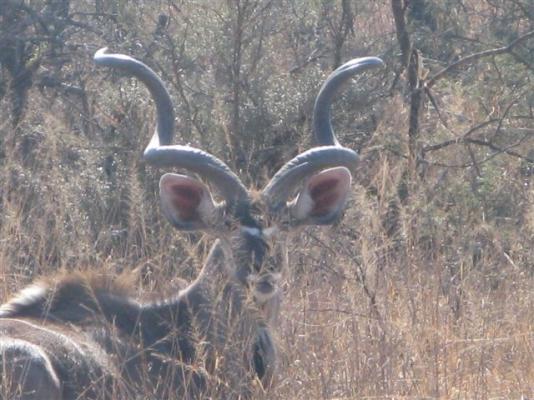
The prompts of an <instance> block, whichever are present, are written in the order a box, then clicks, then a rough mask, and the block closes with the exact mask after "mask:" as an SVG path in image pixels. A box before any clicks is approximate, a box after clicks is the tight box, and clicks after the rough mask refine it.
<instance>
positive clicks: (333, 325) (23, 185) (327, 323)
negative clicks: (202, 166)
mask: <svg viewBox="0 0 534 400" xmlns="http://www.w3.org/2000/svg"><path fill="white" fill-rule="evenodd" d="M104 3H105V4H104ZM530 3H531V2H529V1H525V0H492V1H486V0H461V1H456V0H455V1H452V0H444V1H434V0H417V1H415V0H412V1H409V2H408V1H396V0H391V1H386V0H383V1H373V2H368V1H350V0H349V1H344V0H343V1H342V0H340V1H337V0H336V1H331V0H324V1H315V2H301V1H293V0H282V1H269V0H232V1H226V2H218V1H215V2H214V1H199V2H187V1H154V2H150V3H149V2H138V3H135V4H131V3H127V2H121V1H118V2H110V3H107V2H101V1H95V2H87V1H86V2H82V1H70V2H69V1H63V2H52V1H42V2H32V3H31V6H24V5H22V4H20V2H16V1H12V0H7V1H6V2H5V3H4V5H3V6H2V7H0V65H1V70H0V115H1V119H0V121H1V122H0V140H1V147H0V206H1V213H0V214H1V215H0V232H1V235H0V238H1V242H0V260H1V262H0V276H1V277H2V281H1V283H0V300H1V301H5V300H7V299H8V298H9V297H10V295H11V294H12V293H14V292H15V291H16V290H18V289H20V288H22V287H24V286H26V285H27V284H29V283H30V282H31V281H32V280H34V279H35V278H36V277H39V276H51V275H53V274H55V273H57V272H58V271H62V270H79V269H86V268H90V269H91V270H98V271H103V272H105V273H106V274H111V275H116V274H119V273H128V274H129V273H131V272H133V271H135V272H136V273H137V275H136V277H135V280H136V288H137V289H136V290H137V294H138V295H139V296H141V297H142V296H143V294H145V293H152V292H154V291H156V292H161V293H164V292H166V291H168V290H169V288H172V287H175V286H176V285H174V284H173V281H174V280H178V279H179V278H183V279H186V280H188V281H190V280H191V279H192V277H194V276H196V274H197V272H196V271H198V269H199V266H200V263H201V261H202V260H203V258H204V257H205V254H206V253H207V250H206V246H207V242H205V241H204V240H202V237H201V236H200V235H198V234H193V235H190V236H184V235H175V234H174V233H173V231H172V228H171V227H169V226H168V224H166V223H165V222H164V221H163V219H162V218H161V217H160V216H159V209H158V208H159V206H158V201H157V196H156V182H157V180H158V178H159V175H160V173H159V172H156V171H154V170H152V169H151V168H147V166H146V165H145V164H144V163H143V162H141V161H140V154H141V152H142V149H143V148H144V146H145V144H146V140H147V138H148V137H149V136H150V132H151V130H152V129H153V126H152V121H153V120H154V119H153V116H152V112H153V111H152V109H153V107H152V105H151V104H150V102H149V101H147V100H146V99H148V96H147V94H146V92H145V90H144V89H143V88H142V87H140V86H139V85H138V84H137V83H136V82H134V81H133V80H128V79H124V78H120V79H119V76H118V75H116V74H114V73H110V72H107V71H102V70H98V71H97V70H95V69H94V67H93V65H92V62H91V57H92V54H93V53H94V51H95V50H96V49H97V48H100V47H102V46H103V45H106V46H109V47H111V48H112V49H113V50H114V51H117V52H122V53H128V54H132V55H135V56H136V57H137V58H139V59H142V60H143V61H145V62H146V63H147V64H149V65H150V66H152V67H153V68H154V69H155V70H157V71H158V73H161V74H162V75H163V78H164V80H165V81H166V82H168V84H169V89H170V91H171V93H172V95H173V98H174V100H175V104H176V105H177V107H178V110H177V114H178V121H177V122H178V134H177V137H176V139H175V141H176V142H177V143H192V144H194V145H196V146H197V147H200V148H204V149H206V150H208V151H210V152H212V153H215V154H217V155H220V156H221V157H220V158H223V159H225V160H228V161H229V163H230V164H232V165H233V166H235V167H237V168H238V169H239V171H240V173H241V176H244V180H245V181H246V183H247V184H248V183H250V184H251V186H256V187H262V186H263V185H264V184H265V182H266V179H267V177H268V176H271V175H272V173H273V172H275V171H276V170H277V169H278V168H279V167H280V166H281V165H282V163H283V162H284V161H285V160H287V159H289V158H290V156H292V155H294V154H296V153H297V152H298V151H300V150H302V149H305V148H308V147H309V145H310V130H311V120H310V116H311V109H312V106H313V100H314V98H315V94H316V93H317V89H318V85H320V83H321V82H322V81H323V79H324V77H325V76H326V75H327V74H328V73H329V72H330V71H331V70H332V69H333V68H334V67H335V66H337V64H338V63H339V62H340V60H341V61H344V60H348V59H350V58H353V57H356V56H368V55H377V56H380V57H382V58H383V59H384V61H385V62H386V64H387V66H388V68H387V69H385V70H384V71H383V72H382V75H381V76H373V77H371V75H369V76H368V77H367V78H368V79H367V81H365V80H363V79H359V80H357V81H356V82H354V83H353V84H351V85H350V86H348V87H347V88H346V90H345V92H344V94H343V96H341V98H340V100H339V101H338V102H337V103H336V104H335V105H334V109H333V114H334V117H333V119H334V122H335V126H336V128H337V129H336V132H337V133H338V136H339V139H340V142H341V143H343V145H345V146H347V147H350V148H353V149H357V150H359V151H360V153H361V154H362V159H361V162H360V165H359V167H358V169H357V170H356V172H355V174H354V175H355V181H356V182H355V183H354V184H353V193H354V195H353V196H352V199H351V200H350V202H349V207H348V208H347V211H346V213H345V217H344V219H343V221H342V222H341V223H340V224H338V225H337V226H335V227H333V228H327V230H324V231H319V230H316V229H314V228H306V229H304V230H303V231H302V233H301V234H300V235H296V236H295V237H294V238H293V240H292V242H291V243H290V251H289V254H290V265H291V266H292V267H291V269H290V271H289V272H288V276H287V277H286V279H285V280H286V284H285V286H284V297H285V298H284V301H283V305H282V308H281V317H280V321H279V329H278V331H277V343H278V347H279V348H280V349H281V350H280V354H281V357H282V362H281V364H282V365H281V366H280V370H279V374H278V380H277V381H278V383H277V385H276V387H275V388H274V389H273V390H272V391H271V392H270V394H269V396H268V397H269V398H271V399H276V398H278V399H316V398H317V399H342V398H346V399H348V398H477V399H478V398H480V399H489V398H517V399H519V398H521V396H524V397H525V398H529V397H532V396H534V361H533V360H534V349H533V345H532V343H533V337H534V326H533V323H534V322H533V318H532V310H533V309H534V294H533V293H534V282H533V278H534V277H533V272H534V239H533V238H534V189H533V176H534V131H533V128H532V127H533V126H534V122H533V121H534V111H533V98H532V93H533V92H534V90H533V89H534V87H533V78H534V75H533V71H534V59H533V54H534V51H533V46H534V42H533V40H534V38H533V36H532V33H531V32H532V30H533V28H534V24H533V20H534V14H533V10H532V6H531V4H530ZM399 13H400V14H399ZM401 14H402V15H401ZM109 79H112V80H115V83H114V85H109V84H104V82H105V81H106V82H107V81H108V80H109ZM116 85H121V86H123V90H120V91H119V90H117V89H116ZM161 172H163V171H161Z"/></svg>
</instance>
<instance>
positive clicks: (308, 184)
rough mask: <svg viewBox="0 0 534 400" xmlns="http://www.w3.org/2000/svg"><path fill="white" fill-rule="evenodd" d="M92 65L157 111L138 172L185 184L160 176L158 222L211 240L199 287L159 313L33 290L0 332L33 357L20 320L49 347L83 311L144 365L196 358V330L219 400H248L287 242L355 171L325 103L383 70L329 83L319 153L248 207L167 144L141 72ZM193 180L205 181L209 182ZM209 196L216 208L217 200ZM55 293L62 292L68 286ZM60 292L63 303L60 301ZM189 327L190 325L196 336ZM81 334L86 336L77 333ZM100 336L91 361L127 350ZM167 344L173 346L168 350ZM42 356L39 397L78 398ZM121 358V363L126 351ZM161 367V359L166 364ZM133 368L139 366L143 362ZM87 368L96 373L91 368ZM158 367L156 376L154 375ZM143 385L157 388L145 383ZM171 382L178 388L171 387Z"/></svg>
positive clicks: (167, 117)
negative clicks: (224, 376) (219, 376)
mask: <svg viewBox="0 0 534 400" xmlns="http://www.w3.org/2000/svg"><path fill="white" fill-rule="evenodd" d="M94 60H95V62H96V63H97V64H98V65H101V66H108V67H112V68H117V69H120V70H123V71H125V72H127V73H128V74H130V75H133V76H134V77H136V78H138V79H139V80H141V81H142V82H143V83H144V84H145V85H146V86H147V88H148V90H149V91H150V93H151V95H152V97H153V99H154V101H155V104H156V111H157V124H156V131H155V133H154V135H153V137H152V139H151V141H150V143H149V145H148V146H147V148H146V149H145V152H144V159H145V161H146V162H147V163H149V164H151V165H153V166H156V167H176V168H180V169H182V170H185V171H186V172H187V173H188V175H182V174H175V173H166V174H164V175H163V176H162V177H161V179H160V183H159V191H160V199H161V207H162V211H163V214H164V215H165V217H166V218H167V219H168V220H169V222H170V223H171V224H172V225H173V226H174V227H175V228H177V229H179V230H184V231H193V230H201V231H206V232H208V233H211V234H212V235H213V236H215V237H216V238H217V241H216V243H215V244H214V246H213V247H212V250H211V252H210V255H209V256H208V258H207V260H206V262H205V265H204V267H203V270H202V271H201V273H200V275H199V277H198V278H197V279H196V280H195V281H194V282H193V283H192V284H191V285H190V286H188V287H187V288H185V289H184V290H182V291H180V293H179V294H178V295H177V296H175V297H173V298H171V299H163V301H161V302H159V303H157V304H140V303H138V302H136V301H134V300H132V299H130V298H126V297H121V296H120V295H116V294H113V293H111V294H110V293H107V292H105V293H104V294H103V295H101V294H99V295H97V296H96V300H94V299H93V298H89V297H88V298H86V297H83V295H84V293H81V294H77V293H76V290H78V289H80V292H84V290H85V291H87V290H86V289H85V288H84V287H81V286H80V287H79V288H78V287H77V286H76V283H74V284H71V286H74V288H75V290H72V288H71V289H68V290H64V289H61V286H60V289H58V290H57V293H54V292H52V295H51V296H52V300H53V301H51V302H50V301H49V300H50V298H46V296H45V295H44V294H42V293H41V292H43V293H44V292H46V290H44V289H43V290H42V291H40V289H39V288H38V289H39V290H37V291H35V292H32V290H30V291H28V292H27V293H29V295H26V294H24V292H22V295H19V296H18V297H16V298H15V299H14V300H12V301H11V302H9V303H7V304H6V305H4V306H3V307H2V308H0V333H2V332H3V334H5V335H6V334H7V335H11V336H12V337H13V338H14V340H15V341H18V342H17V343H20V341H21V340H22V342H26V341H29V342H31V346H35V341H32V340H30V339H29V338H27V337H26V336H25V335H24V333H20V332H19V330H22V331H24V327H23V326H22V325H24V324H25V323H27V322H26V320H31V323H34V321H33V320H32V319H35V318H36V317H38V319H39V322H40V323H46V322H47V321H53V323H54V324H56V325H54V327H53V328H51V329H48V328H47V335H49V336H50V337H51V338H50V339H48V336H47V337H46V339H47V342H46V343H48V341H50V342H53V341H54V340H56V339H57V338H56V336H57V335H63V333H62V330H63V329H65V330H66V329H67V328H61V326H58V325H57V324H58V323H60V322H68V323H70V324H78V323H79V321H78V316H77V313H76V312H74V311H73V310H75V309H76V310H80V313H82V314H83V313H86V312H87V310H89V311H91V313H97V314H102V317H103V318H100V317H99V320H101V319H105V320H107V321H108V325H111V326H112V328H111V329H109V328H106V329H108V330H111V331H114V332H119V334H121V332H122V333H123V334H127V335H130V337H134V338H139V343H137V342H136V343H137V344H136V345H135V346H138V347H139V346H140V347H141V348H150V349H149V350H145V351H146V352H147V354H148V355H147V356H146V357H152V356H153V352H154V350H153V348H156V349H157V351H158V352H159V353H158V354H160V353H161V352H163V353H165V351H167V350H166V349H174V348H175V347H178V350H179V353H180V354H182V357H183V359H185V360H190V359H193V358H194V356H195V354H197V353H198V352H197V351H196V350H194V348H195V343H194V341H192V340H190V338H189V337H186V336H187V335H188V334H189V332H190V331H192V330H198V331H199V332H200V333H201V334H202V335H203V336H204V337H203V342H204V343H207V350H203V354H204V355H205V356H206V357H207V358H210V356H212V357H211V358H212V359H211V361H207V365H208V364H209V365H210V366H208V367H207V368H208V370H209V371H213V370H215V369H219V370H221V371H223V372H224V371H232V370H234V371H235V374H234V375H237V376H238V377H239V378H238V379H233V380H232V379H229V380H227V386H228V385H230V387H231V386H232V385H233V386H235V388H233V389H232V390H233V391H231V393H232V394H231V395H227V396H225V398H227V397H228V398H234V397H235V398H237V397H239V396H242V395H245V396H246V394H247V393H248V389H247V388H246V386H247V383H246V382H245V383H243V376H244V377H246V379H249V378H251V377H250V375H248V374H247V370H249V369H252V370H253V372H255V373H256V374H257V376H258V377H259V378H260V379H261V381H262V382H263V384H264V386H269V384H270V383H271V382H272V377H273V374H274V368H275V366H276V349H275V345H274V341H273V339H272V337H271V334H270V324H271V323H272V322H273V321H275V320H276V316H277V313H278V304H279V301H280V294H279V290H280V289H279V280H280V277H281V274H282V272H283V269H284V266H285V265H286V263H287V249H286V247H285V242H286V235H287V234H288V233H289V232H290V231H291V230H293V229H295V228H297V227H299V226H303V225H327V224H331V223H332V222H334V221H336V220H337V219H338V218H339V217H340V215H341V213H342V211H343V209H344V206H345V204H346V201H347V197H348V194H349V191H350V185H351V179H352V178H351V173H350V170H351V169H352V168H353V167H354V166H355V164H356V162H357V160H358V156H357V154H356V153H355V152H354V151H352V150H350V149H348V148H345V147H343V146H341V145H340V144H339V143H338V141H337V139H336V137H335V135H334V133H333V130H332V127H331V125H330V104H331V102H332V99H333V97H334V95H335V93H336V92H337V90H338V89H339V87H340V86H341V85H342V84H343V83H344V82H346V81H347V80H348V78H350V77H351V76H353V75H355V74H356V73H358V72H361V71H362V70H365V69H369V68H372V67H376V66H380V65H382V61H381V60H380V59H378V58H361V59H355V60H352V61H350V62H348V63H346V64H344V65H343V66H341V67H340V68H338V69H337V70H336V71H334V72H333V73H332V74H331V75H330V76H329V77H328V79H327V80H326V81H325V83H324V85H323V86H322V88H321V90H320V92H319V95H318V97H317V100H316V103H315V108H314V131H315V138H316V141H317V142H318V146H317V147H315V148H313V149H311V150H308V151H305V152H303V153H301V154H299V155H298V156H296V157H294V158H293V159H292V160H290V161H289V162H287V163H286V164H285V165H284V166H283V167H282V168H281V169H280V170H279V171H278V172H277V173H276V174H275V175H274V176H273V178H272V179H271V180H270V182H269V183H268V184H267V185H266V186H265V187H264V188H263V190H262V191H261V192H260V193H259V195H258V196H253V195H252V194H251V193H250V192H249V191H248V190H247V189H246V188H245V186H244V185H243V184H242V182H241V181H240V179H239V178H238V177H237V175H236V174H234V173H233V172H232V171H231V170H230V168H229V167H228V166H227V165H226V164H225V163H224V162H222V161H221V160H219V159H217V158H216V157H214V156H213V155H211V154H209V153H207V152H205V151H202V150H199V149H195V148H192V147H189V146H181V145H172V144H171V141H172V137H173V132H174V107H173V105H172V101H171V98H170V96H169V93H168V92H167V90H166V89H165V87H164V85H163V83H162V82H161V80H160V79H159V77H158V76H157V75H156V74H155V73H154V72H153V71H152V70H151V69H150V68H149V67H147V66H146V65H145V64H143V63H141V62H139V61H137V60H135V59H133V58H131V57H128V56H125V55H121V54H107V53H106V49H101V50H99V51H97V52H96V54H95V57H94ZM193 176H198V177H200V178H202V179H203V181H204V182H206V183H203V182H201V181H200V180H198V179H196V178H195V177H193ZM210 187H211V188H213V190H214V192H213V193H212V191H211V189H210ZM215 194H217V195H218V198H221V199H222V201H220V202H217V201H215V200H214V199H215V198H217V197H216V196H214V195H215ZM67 283H68V282H67ZM63 286H65V287H69V286H68V285H67V284H65V283H63ZM62 291H63V292H68V293H67V295H65V293H63V292H62ZM71 292H72V293H71ZM89 292H91V291H89ZM73 293H74V294H73ZM92 293H93V292H91V293H90V294H91V295H92ZM77 296H78V297H77ZM46 299H48V300H46ZM65 299H68V300H65ZM45 300H46V301H45ZM54 301H55V303H54ZM65 302H69V303H68V304H65ZM41 303H42V304H41ZM95 303H96V304H95ZM50 304H52V305H50ZM45 311H46V312H45ZM232 318H236V320H233V319H232ZM17 319H18V320H17ZM17 321H19V322H17ZM191 325H195V328H194V329H193V327H191ZM106 326H107V325H106ZM83 329H87V328H86V327H85V326H84V328H83ZM17 332H18V333H17ZM176 332H178V334H177V333H176ZM180 332H184V333H183V334H182V333H180ZM76 334H78V335H79V333H76ZM43 335H44V334H43ZM73 335H74V334H73ZM98 335H100V336H98ZM98 335H97V336H98V339H97V340H96V339H95V341H96V346H99V347H100V349H98V350H99V351H101V350H102V348H103V349H104V350H105V352H107V353H111V354H113V352H115V351H117V350H115V349H116V348H126V349H128V348H129V347H128V346H129V345H128V344H127V342H128V340H130V339H128V340H125V341H121V342H120V345H119V346H115V345H113V344H112V345H109V343H110V340H109V338H108V337H107V336H106V335H104V339H102V337H101V336H102V334H101V333H99V334H98ZM181 335H183V337H182V336H181ZM75 336H76V335H74V336H73V337H75ZM176 336H177V337H176ZM43 337H44V336H43ZM169 337H175V339H172V340H171V339H169ZM229 337H239V339H240V340H239V341H237V342H236V343H237V345H236V344H235V343H234V346H233V347H232V346H231V345H229V344H228V343H230V341H229ZM79 340H80V341H81V339H79ZM173 340H174V341H175V342H174V341H173ZM169 341H170V342H171V343H174V344H172V345H169V344H168V343H169ZM37 342H38V341H37ZM73 342H76V340H73ZM111 342H112V341H111ZM6 343H7V344H6ZM125 343H126V344H125ZM166 343H167V344H166ZM2 344H3V345H4V347H5V346H8V347H9V348H13V349H15V348H14V347H13V346H11V347H10V345H9V342H6V341H4V342H2V341H1V340H0V345H2ZM121 346H122V347H121ZM138 347H134V348H133V349H134V350H135V349H137V348H138ZM239 347H241V348H239ZM0 348H2V347H1V346H0ZM32 349H33V347H32ZM228 349H230V350H228ZM15 350H16V349H15ZM47 352H53V346H50V347H46V346H45V347H43V351H42V354H39V357H35V362H33V363H30V367H31V368H30V369H31V370H32V372H33V373H34V374H35V375H36V376H37V375H39V374H41V375H42V374H44V375H45V376H48V378H49V379H48V381H47V382H51V383H50V384H49V387H48V388H46V387H43V389H42V391H43V393H44V392H45V391H46V390H48V391H54V390H55V391H63V395H62V396H63V397H58V398H63V399H70V398H76V397H74V396H75V395H76V390H74V389H72V388H70V389H72V390H71V391H72V393H74V394H72V397H71V395H70V394H65V393H66V392H65V391H64V389H62V388H61V385H59V386H58V378H57V377H56V375H55V374H52V375H53V376H51V374H48V375H47V370H46V371H45V370H43V368H41V367H40V365H46V366H47V368H48V369H50V368H51V369H52V370H60V372H61V371H63V370H64V369H66V370H67V372H65V374H67V375H69V373H70V372H69V371H68V368H65V365H63V364H62V362H61V360H60V361H57V360H56V363H55V364H54V363H47V360H48V355H47ZM135 352H137V350H135ZM243 352H244V353H245V357H243V355H242V354H243ZM124 353H125V354H129V353H128V352H127V351H125V352H124ZM217 353H218V354H219V355H221V354H222V356H223V357H222V360H223V361H222V362H220V363H217V362H215V361H214V359H213V358H215V356H214V354H217ZM172 354H174V350H173V351H172ZM184 355H185V356H184ZM170 356H171V354H166V357H170ZM2 357H3V360H2ZM101 358H103V359H105V362H102V363H101V362H100V361H98V360H100V359H101ZM137 358H139V359H143V360H144V358H143V357H137ZM137 358H135V359H134V361H129V364H132V365H133V367H132V368H130V367H128V368H130V369H129V371H130V372H128V374H126V375H125V374H124V373H123V375H122V379H123V380H125V381H127V382H128V379H133V380H135V379H138V378H135V377H138V374H137V372H135V371H137V369H138V365H137V363H141V362H142V361H137ZM160 359H161V354H160V355H158V356H157V357H156V358H152V359H151V360H152V361H151V362H152V364H153V369H155V370H159V369H158V368H160V369H161V370H165V371H166V369H165V368H167V367H166V366H165V363H163V364H162V363H161V362H160V361H159V360H160ZM6 360H7V362H8V363H9V362H10V359H9V351H5V350H4V352H3V355H2V354H0V361H3V362H4V363H5V362H6ZM98 360H92V361H91V362H89V361H87V362H85V364H87V365H89V364H90V366H91V371H97V373H96V376H98V375H99V372H98V371H101V370H107V369H109V368H111V369H114V367H117V369H120V368H118V367H119V366H117V365H115V364H114V363H116V361H113V360H115V358H113V357H110V358H109V359H106V357H98ZM11 362H13V360H11ZM158 363H159V364H158ZM243 363H244V364H245V365H244V366H243V365H242V364H243ZM93 364H94V365H96V366H97V367H98V368H97V367H95V368H93V367H92V366H93ZM160 364H161V365H160ZM240 364H241V365H242V366H241V367H239V365H240ZM109 365H111V367H109ZM157 365H160V367H157V368H156V366H157ZM86 367H87V366H86ZM87 368H88V369H89V367H87ZM128 368H126V370H128ZM1 370H2V369H1V367H0V372H1ZM74 370H75V372H76V369H74ZM131 371H134V372H131ZM52 372H55V371H52ZM136 374H137V375H136ZM82 375H84V376H85V375H87V374H82ZM160 375H161V373H160ZM59 376H62V375H61V374H59ZM132 376H133V377H134V378H131V377H132ZM150 379H155V378H154V377H153V376H152V375H151V378H150ZM175 380H178V381H179V379H178V378H176V379H175ZM45 381H46V380H45ZM180 382H181V381H180ZM0 383H1V377H0ZM22 386H24V384H22ZM26 386H28V385H26ZM45 386H46V385H45ZM201 386H202V385H201V384H200V385H199V387H201ZM237 386H239V387H240V388H237ZM242 386H243V387H244V388H243V390H241V387H242ZM82 389H83V388H80V390H82ZM69 393H71V392H69ZM182 393H185V392H182ZM236 393H238V394H239V396H238V395H236ZM21 398H22V399H26V398H27V399H32V398H34V397H31V396H28V397H21ZM36 398H38V397H36ZM105 398H107V397H105Z"/></svg>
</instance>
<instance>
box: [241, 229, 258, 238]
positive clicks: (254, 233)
mask: <svg viewBox="0 0 534 400" xmlns="http://www.w3.org/2000/svg"><path fill="white" fill-rule="evenodd" d="M241 230H242V231H243V232H245V233H247V234H249V235H251V236H256V237H261V229H258V228H253V227H250V226H242V227H241Z"/></svg>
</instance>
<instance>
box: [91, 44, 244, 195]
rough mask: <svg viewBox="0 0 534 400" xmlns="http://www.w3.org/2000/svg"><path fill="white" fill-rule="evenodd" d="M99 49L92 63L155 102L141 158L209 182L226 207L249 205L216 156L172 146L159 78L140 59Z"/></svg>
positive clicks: (170, 113)
mask: <svg viewBox="0 0 534 400" xmlns="http://www.w3.org/2000/svg"><path fill="white" fill-rule="evenodd" d="M106 52H107V48H103V49H100V50H98V51H97V52H96V53H95V55H94V62H95V63H96V64H97V65H99V66H106V67H111V68H115V69H120V70H122V71H125V72H127V73H128V74H130V75H132V76H134V77H135V78H137V79H139V80H140V81H141V82H143V84H144V85H145V86H146V87H147V88H148V90H149V92H150V94H151V95H152V98H153V99H154V102H155V103H156V113H157V122H156V130H155V132H154V135H153V136H152V139H151V140H150V143H149V144H148V146H147V147H146V149H145V151H144V159H145V160H146V161H147V162H148V163H149V164H151V165H154V166H158V167H178V168H184V169H187V170H189V171H191V172H194V173H196V174H198V175H200V176H201V177H203V178H205V179H206V180H208V181H209V182H210V183H212V184H213V185H214V186H215V187H216V188H217V190H218V191H219V192H220V194H221V195H222V196H223V197H224V199H225V200H226V202H227V203H228V204H234V203H237V202H249V196H248V191H247V189H246V187H245V186H244V185H243V183H242V182H241V180H240V179H239V178H238V177H237V175H235V174H234V173H233V172H232V170H231V169H230V168H229V167H228V166H227V165H226V164H225V163H224V162H223V161H221V160H219V159H218V158H217V157H215V156H213V155H212V154H209V153H207V152H205V151H202V150H200V149H197V148H194V147H190V146H180V145H171V143H172V138H173V135H174V106H173V103H172V100H171V97H170V95H169V92H168V91H167V89H166V87H165V85H164V84H163V82H162V81H161V79H160V78H159V77H158V75H157V74H156V73H155V72H154V71H153V70H152V69H151V68H150V67H148V66H147V65H145V64H144V63H142V62H141V61H139V60H136V59H134V58H132V57H130V56H127V55H124V54H108V53H106Z"/></svg>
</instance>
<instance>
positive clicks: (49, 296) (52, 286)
mask: <svg viewBox="0 0 534 400" xmlns="http://www.w3.org/2000/svg"><path fill="white" fill-rule="evenodd" d="M131 280H132V279H131V278H128V277H126V276H122V277H119V278H113V277H112V276H111V275H107V274H98V273H95V272H69V273H64V274H62V275H59V276H57V277H55V278H51V279H42V280H40V281H37V282H35V283H33V284H32V285H30V286H28V287H26V288H24V289H22V290H21V291H19V292H18V293H17V294H16V295H15V296H14V297H13V298H12V299H11V300H9V301H8V302H7V303H5V304H3V305H2V306H0V317H4V318H8V317H9V318H24V317H26V318H43V319H44V318H46V319H48V320H52V321H54V320H56V321H71V322H78V321H81V320H84V319H88V318H91V317H94V316H95V315H96V314H101V313H104V314H106V308H108V307H110V306H112V307H114V308H115V307H117V303H121V302H122V303H123V304H124V305H130V306H131V305H133V304H135V303H136V301H135V300H134V297H133V288H132V282H131Z"/></svg>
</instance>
